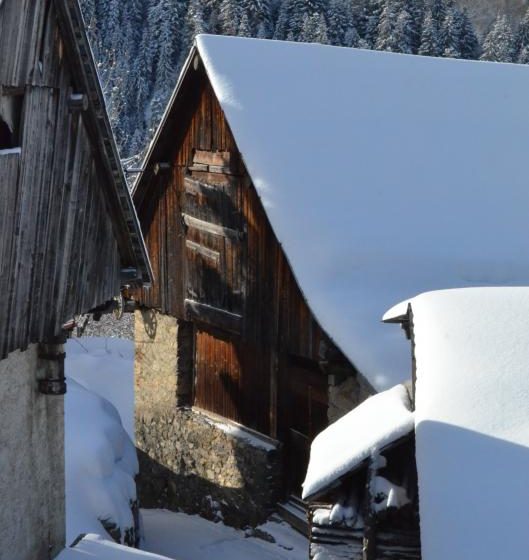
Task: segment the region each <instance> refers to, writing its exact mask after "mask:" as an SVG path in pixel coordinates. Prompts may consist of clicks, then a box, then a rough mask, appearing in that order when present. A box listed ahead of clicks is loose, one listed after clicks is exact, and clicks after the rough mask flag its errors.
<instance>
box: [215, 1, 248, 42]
mask: <svg viewBox="0 0 529 560" xmlns="http://www.w3.org/2000/svg"><path fill="white" fill-rule="evenodd" d="M245 15H246V27H248V25H249V24H248V15H247V14H245ZM240 23H241V9H240V6H239V2H238V1H237V0H222V2H221V3H220V7H219V15H218V24H219V30H220V32H221V33H222V34H223V35H237V34H238V31H239V26H240Z"/></svg>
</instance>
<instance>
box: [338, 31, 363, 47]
mask: <svg viewBox="0 0 529 560" xmlns="http://www.w3.org/2000/svg"><path fill="white" fill-rule="evenodd" d="M342 45H343V46H344V47H355V48H363V49H365V48H369V46H368V45H367V43H366V42H365V41H364V40H363V39H362V38H361V37H360V33H358V31H357V30H356V27H349V29H348V30H347V31H346V32H345V35H344V39H343V43H342Z"/></svg>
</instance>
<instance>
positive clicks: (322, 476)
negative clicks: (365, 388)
mask: <svg viewBox="0 0 529 560" xmlns="http://www.w3.org/2000/svg"><path fill="white" fill-rule="evenodd" d="M413 432H414V413H413V412H412V402H411V398H410V394H409V392H408V388H407V387H406V386H404V385H397V386H395V387H393V388H392V389H388V390H386V391H384V392H382V393H378V394H377V395H375V396H372V397H370V398H368V399H367V400H366V401H364V402H363V403H362V404H360V405H359V406H358V407H357V408H355V409H354V410H352V411H351V412H349V413H348V414H346V415H345V416H344V417H342V418H341V419H340V420H338V421H337V422H335V423H334V424H332V425H331V426H329V427H328V428H327V429H326V430H324V431H323V432H322V433H321V434H319V435H318V436H317V437H316V438H315V440H314V441H313V443H312V446H311V452H310V462H309V467H308V470H307V476H306V478H305V482H304V483H303V499H304V500H306V501H307V502H308V503H309V508H308V509H309V538H310V549H309V550H310V552H309V557H310V558H311V559H312V558H314V559H317V560H325V559H330V558H344V559H346V558H347V559H349V560H362V559H365V558H368V559H374V558H399V559H401V560H404V559H410V560H411V559H417V558H420V538H419V502H418V492H417V471H416V468H415V461H414V457H415V446H414V433H413Z"/></svg>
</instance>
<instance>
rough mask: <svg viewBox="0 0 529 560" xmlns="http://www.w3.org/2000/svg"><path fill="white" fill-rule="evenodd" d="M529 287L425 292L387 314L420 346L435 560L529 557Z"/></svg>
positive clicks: (424, 521)
mask: <svg viewBox="0 0 529 560" xmlns="http://www.w3.org/2000/svg"><path fill="white" fill-rule="evenodd" d="M528 316H529V288H523V287H519V288H473V289H458V290H442V291H438V292H432V293H425V294H422V295H420V296H418V297H416V298H413V299H412V300H410V301H406V302H404V303H402V304H400V305H398V306H396V307H394V308H392V309H391V310H390V311H389V312H387V313H386V315H385V317H384V319H385V321H387V322H398V323H401V324H402V325H403V326H404V327H405V329H406V331H407V333H408V334H409V337H410V338H411V341H412V348H413V357H414V359H413V370H414V393H415V398H414V403H415V412H414V418H415V437H416V463H417V473H418V485H419V498H420V500H419V503H420V528H421V543H422V555H423V558H425V560H441V559H446V558H450V559H453V560H468V559H469V558H479V559H483V560H489V559H490V560H492V559H495V558H524V557H526V556H527V554H529V537H528V533H527V526H528V524H529V507H528V505H527V504H528V502H529V475H528V473H529V407H528V406H527V403H528V401H529V360H528V356H529V328H528V322H527V317H528Z"/></svg>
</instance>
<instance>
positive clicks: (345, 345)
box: [197, 36, 529, 389]
mask: <svg viewBox="0 0 529 560" xmlns="http://www.w3.org/2000/svg"><path fill="white" fill-rule="evenodd" d="M197 48H198V50H199V52H200V55H201V57H202V59H203V61H204V64H205V67H206V71H207V73H208V75H209V77H210V78H211V81H212V84H213V88H214V90H215V92H216V94H217V96H218V97H219V99H220V102H221V105H222V108H223V109H224V112H225V114H226V116H227V119H228V121H229V124H230V127H231V129H232V131H233V133H234V135H235V139H236V141H237V145H238V147H239V149H240V151H241V152H242V155H243V158H244V161H245V163H246V165H247V167H248V170H249V172H250V174H251V176H252V178H253V182H254V184H255V186H256V188H257V190H258V192H259V194H260V196H261V198H262V200H263V202H264V205H265V207H266V211H267V214H268V216H269V218H270V221H271V223H272V226H273V228H274V231H275V233H276V235H277V236H278V238H279V240H280V241H281V243H282V244H283V247H284V249H285V251H286V254H287V255H288V258H289V260H290V262H291V263H292V266H293V269H294V272H295V274H296V277H297V278H298V281H299V283H300V286H301V288H302V290H303V291H304V293H305V295H306V297H307V299H308V301H309V302H310V305H311V307H312V309H313V310H314V312H315V314H316V315H317V317H318V319H319V320H320V322H321V324H322V326H323V327H324V328H325V329H326V330H327V331H328V332H329V334H330V335H331V336H332V337H333V338H334V339H335V340H336V342H337V343H338V344H339V345H340V346H341V348H342V349H343V350H344V351H345V353H346V354H347V355H348V356H349V358H350V359H351V360H352V361H353V362H354V363H355V365H356V366H357V367H358V369H359V370H360V371H361V372H362V373H363V374H364V375H366V376H367V378H368V379H369V381H371V383H372V384H374V386H375V387H376V388H378V389H385V388H388V387H391V386H392V385H395V384H396V383H399V382H401V381H403V380H405V379H407V378H408V377H409V371H410V364H409V345H408V344H407V343H406V341H405V340H404V338H403V337H401V336H400V334H399V333H398V332H397V331H396V330H392V329H388V328H387V327H385V326H384V325H382V324H380V321H379V319H380V317H381V315H382V313H383V312H384V310H386V309H388V308H389V307H390V306H391V305H392V304H393V303H394V302H395V301H401V300H404V299H406V298H409V297H412V296H413V295H415V294H417V293H420V292H422V291H427V290H436V289H442V288H457V287H466V286H476V285H478V286H486V285H523V284H529V259H528V258H527V255H529V220H527V208H529V189H528V188H527V177H528V175H529V173H528V171H529V170H528V165H527V153H529V134H527V131H528V130H529V111H528V110H527V93H528V92H529V67H527V66H525V65H508V64H496V63H484V62H474V61H460V60H451V59H434V58H427V57H419V56H407V55H399V54H392V53H382V52H373V51H362V50H356V49H346V48H338V47H328V46H322V45H314V44H301V43H289V42H280V41H260V40H255V39H244V38H236V37H214V36H199V37H198V38H197Z"/></svg>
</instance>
